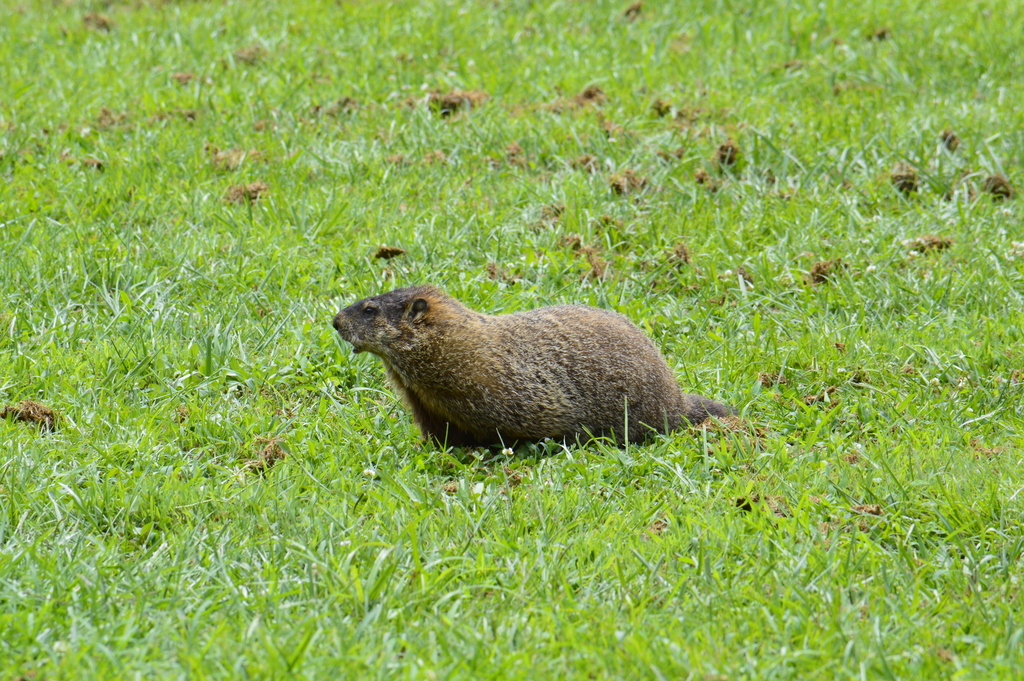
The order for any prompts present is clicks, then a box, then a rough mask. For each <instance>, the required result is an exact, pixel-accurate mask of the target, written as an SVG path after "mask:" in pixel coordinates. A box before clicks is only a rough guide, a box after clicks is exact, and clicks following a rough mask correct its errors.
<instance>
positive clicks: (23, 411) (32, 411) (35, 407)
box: [0, 400, 60, 432]
mask: <svg viewBox="0 0 1024 681" xmlns="http://www.w3.org/2000/svg"><path fill="white" fill-rule="evenodd" d="M0 418H4V419H13V420H15V421H21V422H22V423H34V424H38V425H39V428H40V430H43V431H47V432H49V431H53V430H56V429H57V422H58V421H59V419H60V417H59V416H58V415H57V413H56V412H55V411H53V410H52V409H50V408H49V407H47V406H45V405H42V404H39V403H38V402H34V401H32V400H23V401H22V402H21V404H16V405H13V404H12V405H9V406H6V407H4V408H3V409H0Z"/></svg>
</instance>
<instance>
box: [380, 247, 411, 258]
mask: <svg viewBox="0 0 1024 681" xmlns="http://www.w3.org/2000/svg"><path fill="white" fill-rule="evenodd" d="M405 253H406V251H405V249H404V248H399V247H398V246H381V247H380V248H378V249H377V252H376V253H374V254H373V257H374V258H377V259H378V260H379V259H381V258H383V259H384V260H391V259H392V258H397V257H398V256H400V255H405Z"/></svg>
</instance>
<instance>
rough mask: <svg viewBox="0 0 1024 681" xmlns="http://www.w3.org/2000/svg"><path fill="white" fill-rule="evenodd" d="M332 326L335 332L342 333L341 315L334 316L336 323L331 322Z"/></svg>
mask: <svg viewBox="0 0 1024 681" xmlns="http://www.w3.org/2000/svg"><path fill="white" fill-rule="evenodd" d="M331 326H333V327H334V330H335V331H341V313H338V314H336V315H334V321H333V322H331Z"/></svg>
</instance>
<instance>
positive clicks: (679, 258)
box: [668, 242, 693, 265]
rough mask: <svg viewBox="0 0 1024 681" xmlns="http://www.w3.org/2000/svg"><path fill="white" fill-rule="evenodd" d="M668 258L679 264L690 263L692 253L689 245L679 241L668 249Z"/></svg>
mask: <svg viewBox="0 0 1024 681" xmlns="http://www.w3.org/2000/svg"><path fill="white" fill-rule="evenodd" d="M668 258H669V260H670V261H672V262H674V263H676V264H679V265H692V264H693V254H692V253H690V247H689V246H687V245H686V244H684V243H682V242H680V243H678V244H676V245H675V246H673V247H672V250H671V251H669V254H668Z"/></svg>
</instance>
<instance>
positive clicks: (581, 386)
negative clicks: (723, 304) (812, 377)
mask: <svg viewBox="0 0 1024 681" xmlns="http://www.w3.org/2000/svg"><path fill="white" fill-rule="evenodd" d="M334 328H335V329H337V330H338V333H339V334H340V335H341V337H342V338H344V339H345V340H347V341H348V342H349V343H351V344H352V346H353V348H354V352H357V353H358V352H362V351H364V350H368V351H369V352H372V353H373V354H375V355H377V356H378V357H380V358H381V359H382V360H384V367H385V369H386V370H387V376H388V380H389V381H390V382H391V385H392V386H394V389H395V391H396V392H398V394H399V395H400V396H401V397H402V399H403V400H404V402H405V403H406V404H407V405H408V406H409V408H410V409H412V413H413V418H414V419H415V421H416V424H417V425H418V426H419V428H420V430H421V431H422V433H423V436H424V437H425V438H426V439H428V440H434V441H436V442H437V443H438V444H440V445H441V446H455V447H482V446H488V445H502V446H507V447H510V446H513V445H514V444H515V443H522V442H535V441H538V440H541V439H543V438H552V439H554V440H563V441H576V440H586V439H589V438H590V437H592V436H593V437H610V438H613V439H614V440H615V441H616V442H617V443H618V444H619V445H621V444H623V443H624V442H625V441H626V440H628V441H629V442H642V441H643V440H645V439H646V438H647V437H648V436H650V435H651V434H652V433H665V432H667V431H671V430H673V429H675V428H678V427H679V426H680V425H683V424H684V423H700V422H701V421H703V420H705V419H706V418H707V417H708V416H709V415H710V416H718V417H722V416H727V415H729V414H730V413H731V412H730V410H729V408H728V407H726V406H725V405H723V404H719V403H718V402H713V401H711V400H708V399H705V398H703V397H699V396H697V395H687V394H684V393H683V392H682V391H681V390H680V389H679V384H678V383H677V382H676V378H675V376H674V375H673V374H672V370H671V369H669V367H668V364H667V363H666V362H665V358H664V357H662V356H661V353H660V352H659V351H658V349H657V348H656V347H655V346H654V343H652V342H651V340H650V339H649V338H648V337H647V336H645V335H644V334H643V333H642V332H641V331H640V330H639V329H638V328H637V327H636V326H634V325H633V324H632V323H631V322H630V321H629V320H628V319H626V318H625V317H623V316H622V315H620V314H618V313H616V312H610V311H608V310H602V309H599V308H594V307H586V306H583V305H556V306H553V307H543V308H540V309H537V310H530V311H528V312H517V313H515V314H508V315H496V316H492V315H486V314H481V313H479V312H474V311H473V310H470V309H469V308H467V307H466V306H465V305H463V304H462V303H460V302H459V301H458V300H456V299H455V298H452V297H451V296H448V295H446V294H445V293H444V292H443V291H441V290H440V289H438V288H435V287H433V286H413V287H409V288H401V289H397V290H395V291H391V292H390V293H385V294H383V295H379V296H374V297H372V298H366V299H364V300H360V301H359V302H357V303H353V304H352V305H349V306H348V307H346V308H345V309H344V310H342V311H341V312H339V313H338V314H337V316H335V318H334Z"/></svg>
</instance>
